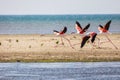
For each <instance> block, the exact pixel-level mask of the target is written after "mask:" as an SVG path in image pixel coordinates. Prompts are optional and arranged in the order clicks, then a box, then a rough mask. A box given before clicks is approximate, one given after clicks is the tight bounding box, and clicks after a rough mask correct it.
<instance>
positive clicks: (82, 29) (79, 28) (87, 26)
mask: <svg viewBox="0 0 120 80" xmlns="http://www.w3.org/2000/svg"><path fill="white" fill-rule="evenodd" d="M89 27H90V24H88V25H86V26H85V27H84V28H82V27H81V25H80V23H79V22H78V21H76V24H75V29H76V30H77V33H78V34H84V33H85V32H86V31H87V30H88V28H89Z"/></svg>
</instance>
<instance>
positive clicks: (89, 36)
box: [80, 32, 97, 48]
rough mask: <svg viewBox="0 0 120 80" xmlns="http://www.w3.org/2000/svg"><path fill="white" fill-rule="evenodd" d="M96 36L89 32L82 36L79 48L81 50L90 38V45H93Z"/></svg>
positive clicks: (94, 33)
mask: <svg viewBox="0 0 120 80" xmlns="http://www.w3.org/2000/svg"><path fill="white" fill-rule="evenodd" d="M96 36H97V33H96V32H89V33H88V34H87V35H85V36H83V38H82V42H81V46H80V47H81V48H83V46H84V45H85V44H86V42H87V41H88V40H89V39H90V38H91V41H90V42H91V43H94V41H95V38H96Z"/></svg>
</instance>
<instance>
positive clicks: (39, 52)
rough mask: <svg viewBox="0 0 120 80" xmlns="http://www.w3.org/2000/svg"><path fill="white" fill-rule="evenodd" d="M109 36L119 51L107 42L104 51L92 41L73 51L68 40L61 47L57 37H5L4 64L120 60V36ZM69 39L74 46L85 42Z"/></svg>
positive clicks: (1, 38)
mask: <svg viewBox="0 0 120 80" xmlns="http://www.w3.org/2000/svg"><path fill="white" fill-rule="evenodd" d="M108 36H109V38H110V39H111V40H112V41H113V43H114V44H115V45H116V46H117V47H118V49H115V48H114V46H113V45H112V44H111V43H104V44H101V46H100V48H98V47H94V48H93V49H92V46H91V45H90V43H89V42H88V43H86V45H85V46H84V47H83V48H82V49H81V48H80V44H79V45H75V46H74V48H75V49H72V48H71V47H70V45H69V43H68V42H67V41H66V40H63V41H64V45H59V44H60V43H61V38H60V37H59V36H55V35H53V34H45V35H42V34H25V35H24V34H1V35H0V62H110V61H120V34H118V33H116V34H111V35H108ZM65 37H66V38H68V39H69V40H70V41H71V44H76V43H80V42H81V37H80V36H79V35H78V34H68V35H66V36H65ZM97 37H99V38H100V40H101V41H106V38H105V37H104V35H101V34H99V35H98V36H97ZM96 43H97V40H96ZM56 46H57V47H56Z"/></svg>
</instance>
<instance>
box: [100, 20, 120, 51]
mask: <svg viewBox="0 0 120 80" xmlns="http://www.w3.org/2000/svg"><path fill="white" fill-rule="evenodd" d="M110 24H111V20H110V21H108V22H107V23H106V24H105V25H104V26H102V25H99V27H98V30H99V31H100V34H101V33H104V34H105V37H106V38H107V39H108V41H107V42H110V43H111V44H112V45H113V46H114V47H115V48H116V49H118V48H117V46H115V44H114V43H113V42H112V41H111V40H110V38H109V37H108V36H107V34H106V33H109V34H110V32H109V31H108V30H109V27H110ZM101 43H104V42H101Z"/></svg>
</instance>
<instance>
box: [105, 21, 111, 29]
mask: <svg viewBox="0 0 120 80" xmlns="http://www.w3.org/2000/svg"><path fill="white" fill-rule="evenodd" d="M110 23H111V20H110V21H108V22H107V23H106V25H105V26H104V29H106V30H108V29H109V27H110Z"/></svg>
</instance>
